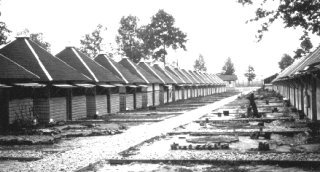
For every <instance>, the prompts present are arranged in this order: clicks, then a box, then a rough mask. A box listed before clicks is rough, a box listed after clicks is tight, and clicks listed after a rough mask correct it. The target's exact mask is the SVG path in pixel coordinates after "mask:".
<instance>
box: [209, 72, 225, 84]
mask: <svg viewBox="0 0 320 172" xmlns="http://www.w3.org/2000/svg"><path fill="white" fill-rule="evenodd" d="M211 76H212V77H213V78H215V79H216V81H217V82H218V83H220V85H225V83H224V82H223V80H222V79H221V78H219V77H218V76H217V75H215V74H211Z"/></svg>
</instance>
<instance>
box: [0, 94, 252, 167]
mask: <svg viewBox="0 0 320 172" xmlns="http://www.w3.org/2000/svg"><path fill="white" fill-rule="evenodd" d="M249 92H250V91H245V92H242V94H247V93H249ZM238 95H240V94H238ZM238 95H235V96H231V97H228V98H224V99H222V100H220V101H217V102H215V103H212V104H209V105H206V106H203V107H199V108H197V109H195V110H190V111H188V112H185V113H184V114H182V115H179V116H176V117H172V118H169V119H166V120H164V121H161V122H157V123H154V124H144V125H139V126H136V127H132V128H130V129H128V130H127V131H125V132H124V133H122V134H119V135H114V136H112V137H96V138H92V140H90V144H88V145H86V146H83V147H80V148H75V149H73V150H70V151H66V152H63V153H57V154H53V155H50V156H48V157H45V158H43V159H41V160H38V161H33V162H24V163H22V162H17V163H13V164H10V165H9V166H8V167H7V168H6V169H1V170H3V171H75V170H78V169H81V168H83V167H85V166H88V165H89V164H93V163H96V162H98V161H101V160H105V159H119V158H121V157H120V156H119V155H118V153H119V152H122V151H124V150H126V149H128V148H129V147H132V146H135V145H137V144H139V143H141V142H143V141H145V140H147V139H150V138H152V137H155V136H158V135H162V134H165V133H167V132H170V131H172V130H173V129H174V128H176V127H178V126H180V125H183V124H187V123H190V122H192V121H194V120H195V119H198V118H200V117H202V116H203V115H205V114H207V113H210V112H211V111H212V110H213V109H217V108H219V107H221V106H223V105H225V104H227V103H229V102H231V101H233V100H235V99H236V98H237V97H238ZM1 170H0V171H1Z"/></svg>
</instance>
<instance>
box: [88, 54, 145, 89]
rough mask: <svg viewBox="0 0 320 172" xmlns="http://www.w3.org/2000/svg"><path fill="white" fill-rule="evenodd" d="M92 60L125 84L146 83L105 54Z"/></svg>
mask: <svg viewBox="0 0 320 172" xmlns="http://www.w3.org/2000/svg"><path fill="white" fill-rule="evenodd" d="M94 60H95V61H96V62H98V63H99V64H100V65H102V66H104V67H105V68H107V69H108V70H110V71H111V72H112V73H113V74H114V75H116V76H118V77H120V78H122V79H123V80H124V81H125V82H126V83H127V84H129V83H130V84H145V83H146V81H144V80H143V79H142V78H140V77H138V76H137V75H135V74H134V73H132V72H130V71H129V70H128V69H127V68H125V67H124V66H122V65H121V64H119V63H117V62H115V61H114V60H113V59H111V58H109V57H107V56H106V55H105V54H99V55H98V56H97V57H96V58H95V59H94Z"/></svg>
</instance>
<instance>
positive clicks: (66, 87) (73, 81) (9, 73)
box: [0, 37, 225, 128]
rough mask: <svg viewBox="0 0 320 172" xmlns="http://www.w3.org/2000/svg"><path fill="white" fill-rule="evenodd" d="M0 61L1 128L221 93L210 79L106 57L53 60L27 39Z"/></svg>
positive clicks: (70, 53) (69, 53)
mask: <svg viewBox="0 0 320 172" xmlns="http://www.w3.org/2000/svg"><path fill="white" fill-rule="evenodd" d="M0 60H1V62H0V121H1V123H0V126H1V127H0V128H6V127H7V126H8V125H9V124H11V123H13V122H14V121H15V120H17V119H23V118H26V117H30V116H33V117H36V118H37V120H38V121H39V122H40V123H48V122H50V121H65V120H75V119H81V118H90V117H94V116H96V115H106V114H110V113H116V112H119V111H124V110H133V109H139V108H148V107H150V106H158V105H161V104H165V103H169V102H174V101H178V100H183V99H189V98H192V97H199V96H206V95H211V94H214V93H220V92H224V91H225V84H224V83H223V81H222V80H221V79H219V77H217V76H216V75H214V74H209V73H203V72H198V71H191V70H185V69H180V68H174V67H171V66H165V67H163V66H160V65H159V64H155V65H153V66H151V65H150V64H148V63H146V62H140V63H138V64H135V63H133V62H132V61H131V60H130V59H128V58H123V59H122V60H121V61H119V62H115V61H114V60H113V59H111V58H109V57H107V56H106V55H105V54H100V55H98V56H97V57H96V58H95V59H94V60H93V59H91V58H89V57H87V56H86V55H84V54H83V53H81V52H80V51H79V50H78V49H76V48H75V47H66V48H65V49H64V50H62V51H61V52H59V53H58V54H57V55H55V56H54V55H52V54H50V53H49V52H47V51H46V50H45V49H43V48H41V47H40V46H39V45H37V44H36V43H34V42H33V41H31V40H30V39H29V38H27V37H19V38H17V39H16V40H14V41H13V42H11V43H9V44H7V45H5V46H4V47H3V48H1V49H0Z"/></svg>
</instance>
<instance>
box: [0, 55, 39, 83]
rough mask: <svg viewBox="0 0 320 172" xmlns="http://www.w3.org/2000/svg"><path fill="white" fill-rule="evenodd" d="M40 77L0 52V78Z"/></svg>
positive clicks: (31, 79)
mask: <svg viewBox="0 0 320 172" xmlns="http://www.w3.org/2000/svg"><path fill="white" fill-rule="evenodd" d="M39 78H40V77H39V76H38V75H36V74H34V73H32V72H30V71H29V70H27V69H26V68H24V67H23V66H21V65H19V64H18V63H16V62H14V61H12V60H11V59H9V58H8V57H6V56H4V55H2V54H0V80H1V81H8V80H14V81H15V80H19V81H20V80H30V81H33V80H37V79H39Z"/></svg>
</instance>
